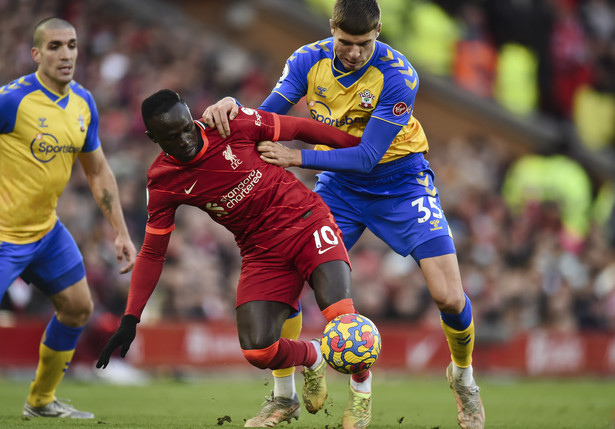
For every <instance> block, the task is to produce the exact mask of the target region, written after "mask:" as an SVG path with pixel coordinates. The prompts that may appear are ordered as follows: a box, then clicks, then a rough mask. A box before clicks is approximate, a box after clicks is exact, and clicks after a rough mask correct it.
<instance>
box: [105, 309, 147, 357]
mask: <svg viewBox="0 0 615 429" xmlns="http://www.w3.org/2000/svg"><path fill="white" fill-rule="evenodd" d="M137 323H139V319H138V318H136V317H135V316H133V315H132V314H126V315H124V317H122V321H121V323H120V327H119V328H117V331H115V334H113V336H112V337H111V339H110V340H109V341H108V342H107V345H106V346H105V348H104V349H103V351H102V352H101V353H100V357H99V358H98V362H96V368H101V367H102V368H106V367H107V364H109V358H110V357H111V355H112V354H113V352H114V351H115V349H117V348H118V347H119V346H122V349H121V350H120V356H121V357H124V356H126V353H128V349H130V344H131V343H132V342H133V340H134V339H135V336H136V335H137Z"/></svg>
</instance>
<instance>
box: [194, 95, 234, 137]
mask: <svg viewBox="0 0 615 429" xmlns="http://www.w3.org/2000/svg"><path fill="white" fill-rule="evenodd" d="M238 113H239V106H238V105H237V103H235V99H234V98H233V97H224V98H223V99H222V100H219V101H218V102H216V103H215V104H212V105H211V106H209V107H207V108H206V109H205V111H204V112H203V115H202V119H203V121H204V122H205V123H206V124H207V126H208V127H212V128H213V127H216V128H217V129H218V132H219V133H220V135H221V136H222V137H223V138H227V137H228V136H229V135H230V134H231V127H230V125H229V122H230V121H232V120H233V119H235V117H236V116H237V114H238Z"/></svg>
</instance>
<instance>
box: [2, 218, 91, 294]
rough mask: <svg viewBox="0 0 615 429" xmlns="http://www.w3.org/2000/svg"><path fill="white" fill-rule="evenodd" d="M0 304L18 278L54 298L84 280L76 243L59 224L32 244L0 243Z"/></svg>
mask: <svg viewBox="0 0 615 429" xmlns="http://www.w3.org/2000/svg"><path fill="white" fill-rule="evenodd" d="M0 273H1V274H0V300H1V299H2V297H3V296H4V293H5V292H6V290H7V289H8V288H9V286H10V285H11V284H13V282H14V281H15V280H16V279H17V277H21V278H22V279H23V280H24V281H26V282H28V283H33V284H34V285H35V286H36V287H37V288H38V289H40V290H41V292H43V293H44V294H45V295H47V296H49V295H53V294H56V293H58V292H60V291H62V290H64V289H66V288H67V287H69V286H71V285H73V284H75V283H77V282H78V281H79V280H81V279H82V278H83V277H84V276H85V267H84V265H83V257H82V256H81V252H80V251H79V248H78V247H77V243H75V240H74V239H73V237H72V236H71V235H70V233H69V232H68V230H67V229H66V227H65V226H64V225H63V224H62V222H60V221H59V220H58V221H57V222H56V224H55V226H54V227H53V228H52V230H51V231H49V232H48V233H47V234H46V235H45V236H44V237H43V238H41V239H40V240H38V241H35V242H34V243H28V244H13V243H7V242H0Z"/></svg>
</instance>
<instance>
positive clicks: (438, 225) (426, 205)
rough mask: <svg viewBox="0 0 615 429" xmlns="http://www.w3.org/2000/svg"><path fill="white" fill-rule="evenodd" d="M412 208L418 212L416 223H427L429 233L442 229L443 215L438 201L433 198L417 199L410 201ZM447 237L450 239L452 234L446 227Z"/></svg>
mask: <svg viewBox="0 0 615 429" xmlns="http://www.w3.org/2000/svg"><path fill="white" fill-rule="evenodd" d="M412 207H416V209H417V210H418V217H417V222H418V223H419V224H423V223H425V222H429V225H430V228H429V229H430V231H437V230H441V229H442V223H446V222H442V219H443V218H444V213H442V209H441V208H440V205H439V204H438V200H436V198H435V197H419V198H417V199H416V200H414V201H412ZM447 229H448V235H449V236H450V237H451V238H452V237H453V233H452V231H451V228H450V227H448V228H447Z"/></svg>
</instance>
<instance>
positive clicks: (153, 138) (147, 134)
mask: <svg viewBox="0 0 615 429" xmlns="http://www.w3.org/2000/svg"><path fill="white" fill-rule="evenodd" d="M145 135H146V136H148V137H149V139H150V140H151V141H153V142H154V143H158V141H157V140H156V137H155V136H154V135H153V134H152V133H150V132H149V131H145Z"/></svg>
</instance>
